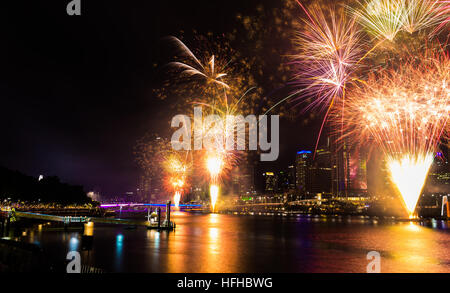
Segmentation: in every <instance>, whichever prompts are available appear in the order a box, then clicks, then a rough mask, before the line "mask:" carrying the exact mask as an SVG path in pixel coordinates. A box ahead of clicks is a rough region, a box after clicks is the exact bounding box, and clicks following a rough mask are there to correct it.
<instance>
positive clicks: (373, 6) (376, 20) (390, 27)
mask: <svg viewBox="0 0 450 293" xmlns="http://www.w3.org/2000/svg"><path fill="white" fill-rule="evenodd" d="M359 6H360V7H359V9H353V8H350V11H351V12H352V14H353V15H354V16H355V17H356V18H357V19H358V22H359V23H361V24H362V25H363V26H364V27H365V28H366V29H367V30H368V32H369V33H370V34H371V35H373V36H374V37H375V38H377V39H382V38H384V39H388V40H390V41H392V40H394V38H395V36H396V35H397V33H398V32H399V31H400V30H401V29H402V28H403V24H404V18H405V0H370V1H366V2H364V3H360V5H359Z"/></svg>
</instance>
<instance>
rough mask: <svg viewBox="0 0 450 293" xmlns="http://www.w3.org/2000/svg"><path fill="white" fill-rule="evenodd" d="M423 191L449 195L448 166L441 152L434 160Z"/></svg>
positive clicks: (449, 172)
mask: <svg viewBox="0 0 450 293" xmlns="http://www.w3.org/2000/svg"><path fill="white" fill-rule="evenodd" d="M424 191H425V192H428V193H436V194H449V193H450V164H449V161H448V158H446V157H444V154H443V153H442V152H438V153H437V154H436V156H435V158H434V161H433V164H432V165H431V168H430V172H429V173H428V178H427V182H426V185H425V188H424Z"/></svg>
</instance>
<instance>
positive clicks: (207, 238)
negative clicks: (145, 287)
mask: <svg viewBox="0 0 450 293" xmlns="http://www.w3.org/2000/svg"><path fill="white" fill-rule="evenodd" d="M142 217H143V215H142ZM172 218H173V219H174V221H175V222H176V224H177V228H176V230H175V231H174V232H167V231H163V232H157V231H155V230H147V229H146V228H145V227H138V228H136V229H125V227H123V226H114V225H109V226H108V225H100V224H95V226H93V227H90V228H89V229H86V230H85V232H84V233H87V234H90V235H92V236H93V242H92V246H91V247H90V250H88V251H81V246H82V235H83V232H81V231H80V232H74V231H68V232H64V231H45V229H42V230H39V229H31V230H28V231H27V232H24V233H23V234H22V236H20V238H21V240H22V241H25V242H31V243H36V244H39V245H40V246H41V247H42V248H43V250H44V252H45V253H46V254H47V256H48V257H49V258H50V259H51V260H52V261H61V260H64V259H65V257H66V255H67V253H68V252H69V251H71V250H78V251H80V253H81V257H82V263H83V264H84V265H89V266H93V267H97V268H101V269H103V270H104V271H106V272H147V273H151V272H160V273H213V272H220V273H222V272H227V273H245V272H312V273H315V272H329V273H335V272H357V273H364V272H366V266H367V264H368V263H369V261H368V260H367V258H366V256H367V253H368V252H369V251H377V252H379V253H380V255H381V265H380V266H381V272H450V250H449V249H448V246H449V244H450V233H449V232H450V230H449V226H448V222H445V221H434V220H429V221H427V222H425V223H409V222H397V223H396V222H388V223H381V222H378V221H375V220H372V219H367V218H355V217H353V218H351V217H317V216H316V217H314V216H311V217H307V216H276V215H274V216H267V215H254V216H242V215H227V214H195V213H186V212H175V213H173V214H172Z"/></svg>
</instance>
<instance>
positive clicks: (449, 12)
mask: <svg viewBox="0 0 450 293" xmlns="http://www.w3.org/2000/svg"><path fill="white" fill-rule="evenodd" d="M440 2H441V3H442V4H443V5H442V7H441V8H440V10H439V14H440V15H442V17H443V21H442V23H441V24H440V25H439V26H438V27H437V28H436V29H435V30H434V31H433V32H432V34H431V36H434V35H437V34H438V33H439V32H440V31H441V30H442V29H443V28H444V27H446V26H447V25H448V23H449V22H450V1H448V0H445V1H444V0H443V1H440ZM447 35H448V32H447Z"/></svg>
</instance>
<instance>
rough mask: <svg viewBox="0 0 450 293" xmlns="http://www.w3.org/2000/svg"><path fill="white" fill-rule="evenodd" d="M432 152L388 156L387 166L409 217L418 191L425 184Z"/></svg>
mask: <svg viewBox="0 0 450 293" xmlns="http://www.w3.org/2000/svg"><path fill="white" fill-rule="evenodd" d="M432 163H433V154H432V153H427V154H419V155H412V154H405V155H404V156H403V157H401V158H399V159H398V158H393V157H390V156H388V159H387V167H388V171H389V174H390V176H391V178H392V181H393V182H394V183H395V185H396V186H397V188H398V190H399V192H400V194H401V195H402V197H403V201H404V204H405V207H406V210H407V211H408V213H409V215H410V217H412V216H413V214H414V210H415V208H416V204H417V200H418V199H419V195H420V192H421V191H422V188H423V186H424V184H425V180H426V178H427V174H428V170H429V169H430V166H431V164H432Z"/></svg>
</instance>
